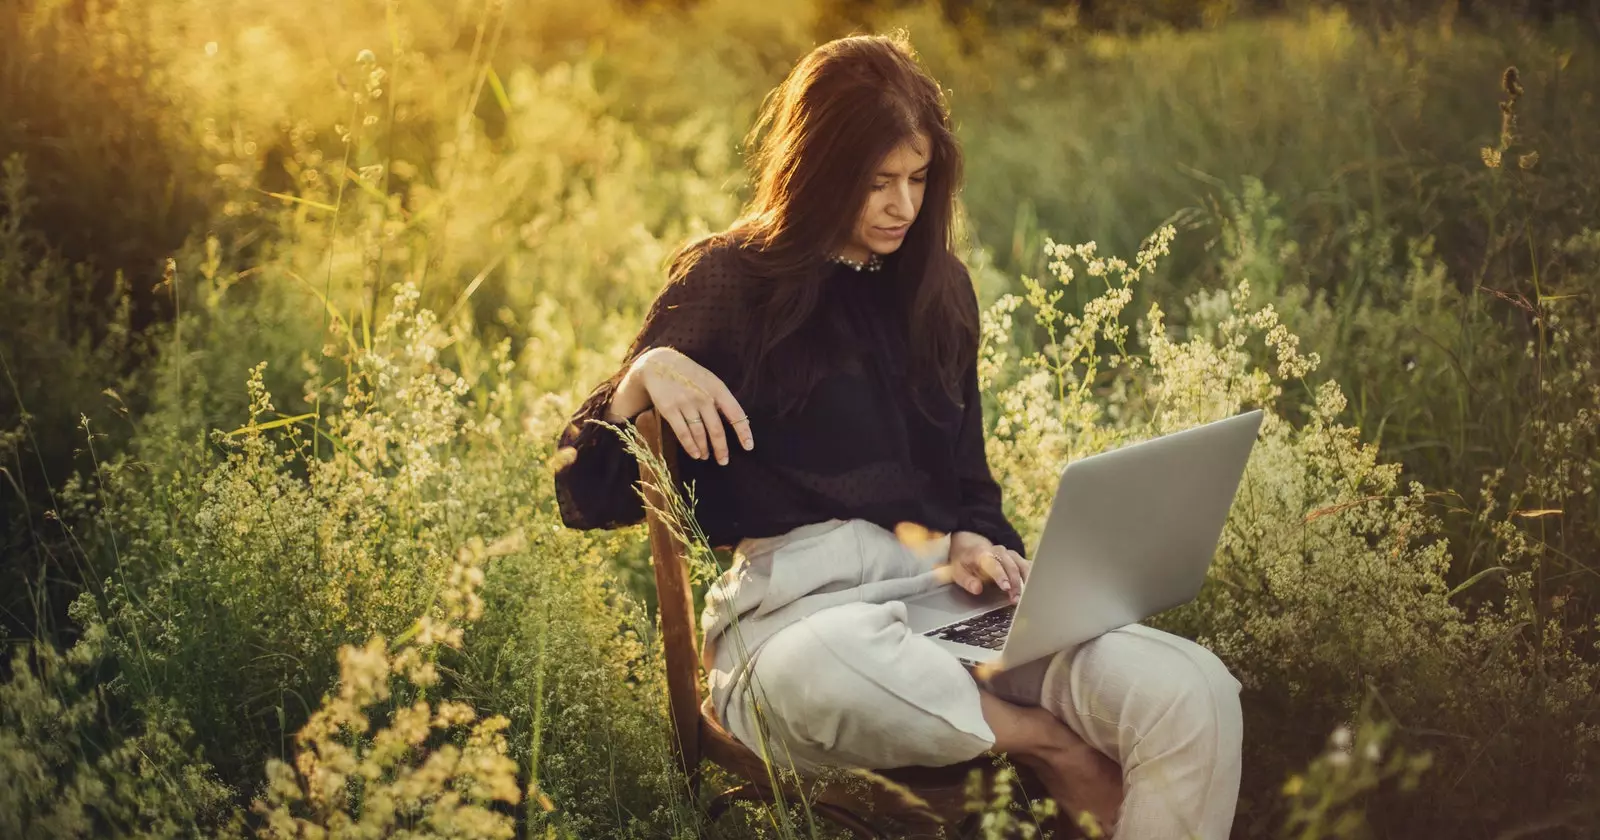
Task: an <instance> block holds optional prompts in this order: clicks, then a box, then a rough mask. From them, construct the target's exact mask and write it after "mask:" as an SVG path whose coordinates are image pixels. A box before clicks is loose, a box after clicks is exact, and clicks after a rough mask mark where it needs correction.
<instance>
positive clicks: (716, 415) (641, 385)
mask: <svg viewBox="0 0 1600 840" xmlns="http://www.w3.org/2000/svg"><path fill="white" fill-rule="evenodd" d="M618 388H619V390H620V391H630V390H632V391H633V392H634V393H637V392H638V391H640V390H642V391H643V392H644V394H645V395H647V396H648V405H649V406H653V407H654V408H655V410H656V414H657V415H659V416H660V417H661V419H663V420H665V421H667V423H668V424H669V425H671V426H672V431H673V432H674V433H675V434H677V436H678V442H679V443H680V444H682V445H683V449H684V451H685V452H688V453H689V456H690V457H692V458H697V459H700V460H702V461H703V460H705V458H706V456H707V455H708V454H715V455H716V457H717V463H719V464H723V465H726V464H727V463H728V439H727V435H726V434H725V433H724V432H723V428H722V418H723V416H726V417H727V419H728V423H729V425H731V426H732V427H733V430H734V433H735V434H737V435H738V436H739V443H740V445H741V446H743V447H744V448H745V450H746V451H748V450H750V449H754V448H755V445H756V440H755V437H754V436H752V435H751V433H750V420H749V418H747V417H746V416H745V412H744V409H743V408H741V407H740V406H739V401H738V400H736V399H734V398H733V392H731V391H729V390H728V386H727V385H725V384H724V383H723V381H722V380H721V379H718V378H717V375H716V374H714V373H712V372H711V371H709V370H706V369H705V368H704V367H702V366H701V365H700V363H698V362H696V361H695V360H693V359H691V358H689V357H688V356H685V355H684V354H682V353H680V352H678V351H677V350H674V349H672V348H671V347H655V348H651V349H650V350H647V351H645V352H644V353H641V354H639V357H638V358H637V359H634V361H633V364H632V365H630V366H629V367H628V372H627V373H626V374H624V375H623V377H622V382H621V383H620V384H619V386H618ZM708 444H709V445H708Z"/></svg>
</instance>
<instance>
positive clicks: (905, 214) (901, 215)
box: [887, 181, 911, 221]
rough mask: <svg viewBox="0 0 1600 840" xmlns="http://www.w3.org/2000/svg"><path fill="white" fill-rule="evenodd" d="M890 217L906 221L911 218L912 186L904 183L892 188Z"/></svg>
mask: <svg viewBox="0 0 1600 840" xmlns="http://www.w3.org/2000/svg"><path fill="white" fill-rule="evenodd" d="M887 209H888V211H889V215H891V216H893V217H894V218H896V219H898V220H900V221H905V220H907V219H910V218H911V184H910V183H909V182H905V181H902V182H901V183H898V184H895V185H894V186H893V187H891V188H890V192H889V207H888V208H887Z"/></svg>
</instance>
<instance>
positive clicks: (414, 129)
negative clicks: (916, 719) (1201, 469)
mask: <svg viewBox="0 0 1600 840" xmlns="http://www.w3.org/2000/svg"><path fill="white" fill-rule="evenodd" d="M950 5H952V4H946V10H947V9H948V8H949V6H950ZM955 5H959V4H955ZM1026 5H1027V4H1009V5H1008V6H1007V7H1008V8H1011V7H1013V6H1017V7H1025V6H1026ZM1091 5H1093V4H1091ZM1144 5H1146V6H1149V7H1151V8H1157V7H1164V5H1170V4H1161V3H1149V4H1144ZM1227 5H1228V4H1208V5H1206V8H1207V9H1211V8H1213V7H1215V8H1216V9H1223V7H1225V6H1227ZM1235 5H1237V4H1235ZM1290 5H1291V6H1292V7H1293V11H1292V12H1290V13H1287V14H1284V15H1280V16H1274V17H1258V16H1250V15H1243V14H1240V15H1229V14H1225V13H1223V11H1218V12H1217V13H1216V14H1214V15H1213V14H1211V13H1209V12H1208V13H1207V15H1206V18H1207V20H1206V21H1205V25H1196V26H1184V27H1172V26H1162V25H1147V26H1141V27H1138V28H1136V29H1131V30H1127V29H1125V30H1122V31H1109V30H1103V29H1097V28H1095V27H1092V26H1089V25H1088V24H1087V23H1086V22H1085V21H1084V20H1082V19H1079V18H1076V17H1074V16H1073V15H1072V14H1070V13H1066V12H1060V11H1048V10H1046V11H1034V12H1031V13H1029V14H1028V15H1024V16H1021V17H1017V16H1015V15H1013V16H1012V17H1010V18H1007V19H1006V20H1004V21H998V20H992V19H985V18H982V17H981V16H978V15H966V16H962V15H952V14H949V13H947V11H946V10H941V8H940V6H939V5H937V4H926V5H917V4H891V3H878V4H865V3H863V4H855V5H852V4H847V3H842V2H827V1H826V0H769V2H764V3H759V4H752V3H746V2H742V0H699V2H683V3H640V2H629V0H593V1H592V2H587V3H582V4H570V3H564V2H556V0H448V1H447V2H437V3H415V2H413V3H403V2H399V0H388V2H380V1H379V0H337V1H336V2H322V3H307V2H271V3H269V2H265V1H264V0H236V2H229V3H211V2H205V0H146V1H145V2H138V3H134V2H121V3H118V2H114V1H113V0H84V2H63V1H62V0H25V2H21V3H15V4H6V6H5V7H4V8H0V43H5V44H7V45H8V48H7V49H6V50H5V52H4V53H3V55H0V114H4V115H5V117H4V119H3V120H0V155H3V156H5V161H4V172H3V178H0V313H3V314H0V323H3V324H4V328H3V331H0V365H3V373H4V382H3V383H0V385H3V387H0V469H3V470H4V473H3V475H4V478H5V481H4V482H3V483H0V499H3V506H0V536H3V545H4V552H5V555H4V556H5V560H4V565H3V567H0V581H3V583H0V591H3V592H4V594H3V595H0V606H3V607H4V622H5V628H6V631H7V636H8V643H9V648H10V650H9V654H8V656H7V657H5V659H6V666H5V668H4V670H3V671H0V836H3V837H19V838H21V837H26V838H34V837H40V838H55V837H119V838H120V837H127V838H134V837H139V838H144V837H218V836H230V837H235V836H236V837H244V836H254V837H274V838H276V837H284V838H287V837H391V836H393V837H447V836H448V837H524V836H525V837H534V836H542V837H563V838H565V837H584V838H587V837H627V838H655V837H675V838H677V837H702V836H709V837H729V838H734V837H741V838H742V837H790V836H800V835H805V836H809V835H812V834H820V835H825V836H833V834H832V833H831V832H832V829H830V828H828V827H827V826H825V825H816V826H813V825H812V824H811V823H810V822H809V821H807V820H806V819H804V815H803V814H794V813H788V812H786V811H785V810H784V809H772V808H766V807H760V806H749V807H742V808H740V809H737V810H736V811H735V812H734V813H732V814H729V815H727V816H725V817H723V818H722V819H721V820H719V821H717V822H715V823H712V822H709V821H707V820H706V819H705V817H704V815H703V814H702V813H700V811H699V810H698V809H697V807H696V804H695V803H694V802H693V801H691V797H690V796H689V795H688V793H687V791H686V789H685V786H684V780H683V778H682V776H681V775H680V774H679V773H678V771H677V770H676V768H675V766H674V764H673V761H672V755H671V752H670V748H669V737H670V724H669V722H668V718H667V714H666V690H665V676H664V673H663V665H662V661H661V653H660V646H659V643H658V640H657V637H656V634H657V627H656V624H655V621H654V617H653V608H654V602H653V599H654V593H653V582H652V577H651V569H650V565H649V562H650V561H649V555H648V547H647V545H646V541H645V537H644V533H643V529H642V528H632V529H626V530H621V531H615V532H598V531H597V532H579V531H573V530H570V529H566V528H564V527H563V526H562V525H561V522H560V519H559V516H558V515H557V513H556V507H555V500H554V491H553V486H552V478H551V471H552V465H553V464H554V463H556V459H558V458H559V457H560V456H559V453H557V452H556V450H555V444H556V440H557V437H558V435H559V433H560V431H561V429H562V427H563V425H564V424H565V423H566V422H567V419H568V417H569V416H570V414H571V412H572V411H573V410H574V408H575V407H576V405H577V404H578V402H579V401H580V400H582V399H583V397H584V396H586V395H587V393H588V392H589V389H590V388H592V387H593V385H594V384H595V383H598V382H599V381H601V380H602V379H604V378H605V377H606V376H608V375H609V374H610V373H611V372H612V371H613V370H614V369H615V368H616V366H617V365H618V364H619V363H620V361H621V359H622V357H623V354H624V353H625V351H626V348H627V345H628V343H629V341H630V340H631V338H632V337H633V335H634V333H635V331H636V330H637V328H638V325H639V323H640V321H641V318H642V316H643V313H644V311H645V307H646V306H648V304H649V302H650V300H651V299H652V298H653V296H654V294H655V293H656V291H657V290H658V289H659V288H660V286H661V283H662V281H663V278H664V274H663V266H664V263H665V261H666V260H667V258H668V257H669V255H670V254H671V253H672V252H673V251H674V250H675V249H676V248H677V247H678V246H679V245H680V244H682V243H683V242H685V241H686V240H688V239H690V238H692V237H695V236H698V235H702V234H704V233H707V232H710V231H714V230H718V229H720V228H721V227H723V226H725V225H727V224H728V223H729V222H730V221H731V220H732V219H733V218H734V217H735V216H736V215H737V213H738V212H739V209H740V206H741V202H742V200H743V197H744V195H745V193H744V190H745V189H746V181H745V174H744V169H743V158H742V156H741V152H742V143H743V141H744V139H745V134H746V131H747V130H748V128H749V126H750V124H751V121H752V119H753V118H754V115H755V113H756V110H757V108H758V107H759V105H760V102H761V97H762V96H763V95H764V94H765V92H766V91H767V90H768V89H769V88H770V87H771V86H772V85H773V84H774V83H775V82H776V81H777V80H779V79H781V78H782V76H783V74H784V73H785V72H786V71H787V69H788V68H789V67H790V66H791V65H792V64H793V62H794V61H796V60H797V59H798V58H799V57H800V56H801V55H803V54H804V52H805V51H806V50H807V49H809V48H810V47H811V46H812V45H813V44H815V43H817V42H819V41H820V40H822V39H826V38H830V37H834V36H836V35H841V34H846V33H848V32H850V31H854V30H858V29H859V30H863V31H865V30H871V31H881V30H887V29H890V28H896V27H901V28H904V29H905V30H906V31H908V32H909V34H910V38H911V40H912V43H913V44H914V45H915V46H916V48H917V49H918V51H919V53H920V54H921V57H922V59H923V61H924V62H925V64H926V65H927V66H928V67H929V69H930V70H931V71H932V72H933V73H934V75H935V76H936V77H937V78H938V79H939V80H940V81H941V83H942V84H943V85H944V86H945V87H946V88H948V89H949V91H950V101H951V107H952V111H953V115H954V119H955V121H956V124H957V127H958V132H957V133H958V136H959V137H960V139H961V141H962V143H963V145H964V149H965V151H966V154H967V162H968V166H967V184H966V187H965V190H964V192H963V193H962V211H963V219H962V256H963V257H964V259H965V260H966V261H967V263H968V265H969V266H970V267H971V268H972V273H973V276H974V279H975V282H976V283H977V285H978V292H979V297H980V300H981V302H982V304H983V306H984V316H983V337H984V342H983V349H982V354H981V358H980V377H981V379H982V385H983V389H984V391H985V403H986V412H985V413H986V417H987V418H988V421H989V423H990V426H991V428H990V430H989V437H988V453H989V459H990V463H991V466H992V467H993V470H994V473H995V475H996V478H997V479H998V480H999V482H1000V484H1001V486H1002V487H1003V488H1004V491H1005V500H1006V507H1007V512H1008V514H1009V515H1010V517H1011V519H1012V521H1013V522H1014V523H1016V525H1017V526H1018V528H1019V530H1021V531H1022V532H1023V535H1024V538H1025V539H1026V540H1027V541H1029V543H1030V544H1031V543H1032V541H1033V538H1034V537H1035V536H1036V535H1037V533H1038V529H1039V527H1040V526H1041V525H1042V523H1043V515H1044V513H1045V509H1046V506H1047V505H1048V503H1049V501H1050V494H1051V492H1052V489H1053V487H1054V485H1055V477H1056V476H1057V475H1058V474H1059V470H1060V469H1061V468H1062V467H1063V466H1064V465H1065V464H1066V463H1067V462H1069V461H1070V460H1071V459H1074V458H1078V457H1082V456H1085V455H1088V454H1091V453H1094V452H1097V451H1100V450H1102V449H1105V448H1107V447H1111V446H1115V445H1118V444H1121V443H1125V442H1129V441H1133V440H1139V439H1142V438H1145V437H1149V436H1152V435H1155V434H1159V433H1164V432H1169V431H1174V430H1177V429H1181V428H1185V427H1188V426H1191V425H1195V424H1197V423H1201V422H1206V421H1209V420H1214V419H1218V418H1221V417H1224V416H1227V415H1229V414H1232V413H1236V412H1238V411H1240V410H1243V409H1247V408H1254V407H1260V408H1263V409H1265V410H1266V412H1267V420H1266V423H1265V425H1264V427H1263V432H1262V438H1261V440H1260V442H1259V443H1258V445H1257V449H1256V451H1255V453H1254V455H1253V457H1252V460H1251V463H1250V465H1249V468H1248V470H1247V473H1246V477H1245V480H1244V483H1243V485H1242V487H1241V490H1240V494H1239V497H1238V500H1237V502H1236V504H1235V507H1234V509H1233V511H1232V513H1231V515H1230V519H1229V523H1228V526H1227V528H1226V530H1225V532H1224V536H1223V539H1222V543H1221V545H1220V546H1219V549H1218V553H1217V556H1216V559H1215V562H1214V566H1213V569H1212V573H1211V577H1210V578H1209V579H1208V581H1207V584H1206V586H1205V588H1204V590H1203V591H1202V593H1201V596H1200V597H1199V599H1198V600H1196V601H1195V602H1193V603H1191V604H1188V605H1186V606H1184V607H1182V608H1179V609H1177V610H1174V611H1172V612H1169V613H1167V614H1164V615H1163V616H1161V617H1159V618H1158V619H1156V620H1155V621H1154V622H1153V623H1154V624H1156V625H1157V626H1160V627H1162V628H1164V629H1167V630H1171V631H1173V632H1178V633H1181V634H1183V635H1186V636H1189V637H1191V638H1194V639H1197V640H1199V641H1201V642H1202V643H1204V644H1206V645H1207V646H1209V647H1210V648H1212V649H1213V650H1214V651H1216V652H1217V654H1218V655H1219V656H1220V657H1221V658H1222V659H1223V661H1224V662H1226V663H1227V664H1228V666H1229V668H1230V670H1231V671H1232V672H1233V673H1234V674H1235V675H1237V676H1238V677H1239V679H1240V680H1241V682H1242V683H1243V684H1244V693H1243V703H1244V711H1245V720H1246V738H1245V776H1244V782H1243V789H1242V791H1241V798H1240V806H1239V813H1238V818H1237V820H1236V823H1235V829H1234V833H1235V836H1238V837H1246V838H1257V837H1295V838H1320V837H1349V838H1355V837H1406V838H1413V837H1459V838H1498V837H1506V838H1509V837H1541V838H1544V837H1549V838H1566V837H1572V838H1578V837H1593V836H1596V834H1597V833H1600V493H1596V492H1595V490H1594V487H1595V483H1596V482H1595V479H1596V472H1600V370H1597V368H1596V363H1597V362H1600V297H1597V295H1596V289H1597V288H1600V227H1597V224H1600V223H1597V222H1596V220H1597V219H1600V140H1597V138H1600V108H1597V107H1596V103H1595V98H1596V96H1597V95H1600V57H1597V56H1600V52H1597V51H1596V49H1595V46H1596V43H1595V41H1596V37H1595V35H1594V33H1593V32H1590V31H1588V30H1584V29H1582V28H1580V27H1577V26H1574V25H1566V24H1563V23H1560V22H1556V23H1532V22H1529V21H1528V20H1524V19H1521V18H1517V17H1505V18H1494V19H1492V20H1487V21H1486V20H1484V19H1470V18H1468V17H1466V16H1462V15H1457V14H1455V13H1453V12H1450V11H1446V12H1442V13H1436V14H1428V15H1421V16H1418V17H1417V18H1416V19H1414V20H1409V21H1407V22H1405V23H1404V24H1397V25H1390V26H1385V27H1382V28H1374V27H1372V26H1371V25H1369V23H1368V22H1367V21H1365V20H1364V19H1362V18H1360V17H1359V16H1355V15H1353V14H1351V13H1346V12H1342V11H1340V10H1338V9H1337V8H1323V7H1322V6H1321V5H1320V4H1303V5H1304V8H1301V5H1302V4H1290ZM1448 8H1449V9H1453V8H1454V4H1448ZM714 559H716V560H717V561H719V562H722V563H726V562H727V560H728V558H727V557H726V556H725V555H720V556H715V558H714ZM721 781H726V780H722V779H719V778H718V777H717V776H715V775H713V776H712V777H711V778H710V780H709V783H708V784H707V785H706V788H707V789H708V790H712V789H716V788H717V786H718V783H719V782H721ZM974 808H975V809H976V810H977V811H980V812H982V813H983V820H982V823H981V827H980V828H979V833H981V834H982V835H983V836H986V837H1001V836H1031V834H1030V832H1032V831H1033V828H1034V827H1033V825H1032V823H1031V821H1030V820H1029V818H1028V816H1027V815H1026V813H1025V812H1024V811H1023V810H1021V809H1020V806H1017V805H1016V804H1015V803H1010V802H1008V801H1007V797H1005V796H1004V795H993V794H992V792H983V794H982V795H980V796H978V797H976V798H975V801H974Z"/></svg>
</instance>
